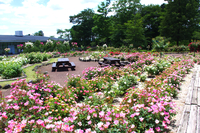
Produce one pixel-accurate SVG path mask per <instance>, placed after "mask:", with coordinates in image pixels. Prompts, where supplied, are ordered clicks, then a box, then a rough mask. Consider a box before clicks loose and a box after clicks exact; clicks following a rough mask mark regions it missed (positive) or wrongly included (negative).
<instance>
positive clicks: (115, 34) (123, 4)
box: [109, 0, 142, 47]
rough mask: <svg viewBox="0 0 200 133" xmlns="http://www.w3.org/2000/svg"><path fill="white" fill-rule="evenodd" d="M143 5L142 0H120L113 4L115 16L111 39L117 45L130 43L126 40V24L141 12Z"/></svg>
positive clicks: (111, 28) (111, 27)
mask: <svg viewBox="0 0 200 133" xmlns="http://www.w3.org/2000/svg"><path fill="white" fill-rule="evenodd" d="M141 7H142V5H141V4H140V0H118V1H116V2H115V3H114V4H113V8H112V9H113V11H114V12H115V16H113V17H112V23H111V26H110V27H109V28H110V34H111V35H110V40H111V41H112V44H113V45H114V46H115V47H120V46H122V45H129V44H128V43H127V42H126V41H124V40H125V39H126V37H127V36H126V26H125V23H127V22H128V21H129V20H132V19H133V18H134V15H136V14H138V13H140V11H141Z"/></svg>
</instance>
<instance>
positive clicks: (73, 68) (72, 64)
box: [70, 62, 76, 71]
mask: <svg viewBox="0 0 200 133" xmlns="http://www.w3.org/2000/svg"><path fill="white" fill-rule="evenodd" d="M70 63H71V70H72V71H73V70H75V67H76V65H75V63H74V62H70Z"/></svg>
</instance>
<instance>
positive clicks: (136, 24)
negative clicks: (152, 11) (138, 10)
mask: <svg viewBox="0 0 200 133" xmlns="http://www.w3.org/2000/svg"><path fill="white" fill-rule="evenodd" d="M125 26H126V31H125V35H126V39H125V41H126V42H127V43H128V44H133V47H135V48H138V47H139V46H141V47H143V48H144V47H146V39H145V36H144V28H143V18H142V17H141V16H140V14H136V15H134V18H133V19H132V20H129V21H128V22H127V23H125Z"/></svg>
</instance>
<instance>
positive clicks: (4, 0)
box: [0, 0, 13, 4]
mask: <svg viewBox="0 0 200 133" xmlns="http://www.w3.org/2000/svg"><path fill="white" fill-rule="evenodd" d="M12 1H13V0H0V3H1V2H2V3H4V4H9V3H11V2H12Z"/></svg>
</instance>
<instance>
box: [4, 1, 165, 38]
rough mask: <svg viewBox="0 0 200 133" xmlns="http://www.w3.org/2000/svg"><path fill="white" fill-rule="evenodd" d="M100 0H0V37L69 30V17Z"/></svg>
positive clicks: (154, 2)
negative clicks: (20, 33)
mask: <svg viewBox="0 0 200 133" xmlns="http://www.w3.org/2000/svg"><path fill="white" fill-rule="evenodd" d="M102 1H104V0H0V35H14V34H15V31H18V30H21V31H23V34H24V35H27V34H34V33H35V32H38V31H39V30H42V31H43V32H44V35H45V36H55V37H58V35H57V34H56V31H57V29H69V28H71V27H72V24H71V23H69V16H73V15H76V14H78V13H80V12H81V11H83V10H84V9H87V8H92V9H94V10H96V9H97V6H98V5H99V4H100V3H101V2H102ZM140 2H141V4H145V5H148V4H159V5H160V4H162V3H166V2H165V1H164V0H140Z"/></svg>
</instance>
